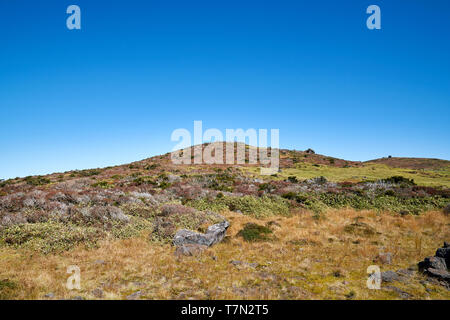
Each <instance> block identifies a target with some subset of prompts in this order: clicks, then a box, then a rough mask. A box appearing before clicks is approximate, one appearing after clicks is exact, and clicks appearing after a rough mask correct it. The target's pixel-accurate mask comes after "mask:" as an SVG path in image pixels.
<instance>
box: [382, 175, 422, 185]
mask: <svg viewBox="0 0 450 320" xmlns="http://www.w3.org/2000/svg"><path fill="white" fill-rule="evenodd" d="M381 181H382V182H385V183H391V184H400V185H405V186H415V185H416V183H415V182H414V180H413V179H408V178H405V177H402V176H392V177H390V178H386V179H382V180H381Z"/></svg>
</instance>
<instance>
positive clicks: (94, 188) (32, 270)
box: [0, 144, 450, 299]
mask: <svg viewBox="0 0 450 320" xmlns="http://www.w3.org/2000/svg"><path fill="white" fill-rule="evenodd" d="M208 146H209V145H208V144H205V145H202V146H199V147H198V148H199V149H200V148H201V150H203V151H204V150H207V147H208ZM231 147H233V149H235V148H237V147H238V145H237V144H236V145H231ZM241 147H243V148H244V149H243V150H244V151H245V154H246V155H247V159H248V155H249V153H250V152H251V150H252V147H250V146H245V145H243V146H241ZM194 150H195V148H194V147H193V148H192V149H191V151H192V153H191V154H192V157H193V158H192V160H194V159H195V155H194ZM235 150H236V149H235ZM184 152H186V151H184ZM272 152H273V150H271V149H269V150H267V153H268V156H269V157H270V156H271V153H272ZM280 158H281V159H280V170H279V172H276V173H274V174H273V175H269V176H267V175H261V174H260V170H259V165H258V164H252V163H250V161H243V163H242V164H236V163H235V164H199V165H196V164H193V163H189V164H183V165H176V164H174V163H172V161H171V154H170V153H167V154H164V155H161V156H156V157H151V158H148V159H144V160H141V161H137V162H133V163H130V164H126V165H120V166H114V167H108V168H102V169H90V170H81V171H78V170H76V171H69V172H64V173H54V174H50V175H46V176H32V177H25V178H17V179H10V180H7V181H3V182H2V183H0V299H42V298H53V297H54V298H57V299H59V298H73V297H75V296H82V297H85V298H88V299H100V298H110V299H126V298H127V299H145V298H148V299H189V298H192V299H352V298H361V299H393V298H403V299H409V298H411V299H428V298H434V299H449V298H450V296H449V292H450V291H448V286H447V284H445V283H444V284H443V283H442V282H440V281H438V280H433V279H429V278H427V277H426V276H425V275H423V274H422V273H420V272H419V271H418V270H417V268H414V267H413V266H415V265H417V262H419V261H421V260H423V258H424V257H425V256H427V255H432V254H434V252H435V250H436V248H438V247H440V246H442V243H443V242H444V241H445V240H447V241H448V240H449V239H450V228H448V226H449V225H450V217H449V213H450V206H449V198H450V189H449V185H450V181H449V171H448V168H445V167H433V168H425V169H420V170H419V169H410V168H398V167H391V166H389V165H388V164H385V163H361V162H354V161H346V160H343V159H337V158H331V157H328V156H324V155H319V154H316V153H314V152H313V151H312V150H306V151H292V150H280ZM187 159H189V158H187ZM441 163H443V164H445V163H446V162H441ZM223 220H227V221H228V222H229V224H230V227H229V229H228V230H226V236H225V238H224V239H223V241H222V242H220V243H218V244H216V245H214V246H212V247H208V248H206V249H205V248H203V249H201V250H199V251H198V252H194V253H193V252H189V250H188V249H186V248H184V250H185V251H183V250H181V253H180V250H179V248H178V247H177V248H175V247H174V246H173V245H172V243H173V239H174V237H175V235H176V234H177V233H178V231H180V230H182V229H185V231H186V232H188V233H189V232H199V233H201V234H203V233H204V232H206V231H207V230H209V227H211V225H214V224H216V223H218V222H221V221H223ZM186 250H187V251H186ZM324 253H326V254H324ZM387 256H389V259H388V258H386V257H387ZM387 259H388V260H387ZM374 263H375V264H378V265H380V266H381V267H382V268H383V271H386V270H393V269H394V270H407V271H405V272H406V273H407V274H406V275H405V276H402V278H401V279H403V280H402V281H398V282H394V284H390V285H386V286H385V287H383V289H382V290H378V291H377V290H368V289H367V288H366V287H365V284H366V280H367V279H366V278H367V272H366V271H367V267H368V266H370V265H373V264H374ZM69 265H77V266H79V267H80V269H81V270H82V272H83V274H82V279H83V284H82V289H81V291H79V292H78V291H77V292H73V291H70V290H67V289H66V288H65V287H64V286H62V285H61V283H64V282H65V279H66V277H67V273H66V268H67V266H69ZM408 270H409V271H408ZM399 272H400V271H399ZM399 279H400V278H399Z"/></svg>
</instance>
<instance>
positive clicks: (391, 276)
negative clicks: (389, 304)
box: [381, 271, 400, 282]
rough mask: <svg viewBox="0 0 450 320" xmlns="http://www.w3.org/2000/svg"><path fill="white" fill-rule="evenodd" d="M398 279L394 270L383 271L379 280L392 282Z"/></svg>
mask: <svg viewBox="0 0 450 320" xmlns="http://www.w3.org/2000/svg"><path fill="white" fill-rule="evenodd" d="M399 279H400V277H399V275H398V274H397V272H394V271H385V272H382V273H381V280H382V281H384V282H393V281H398V280H399Z"/></svg>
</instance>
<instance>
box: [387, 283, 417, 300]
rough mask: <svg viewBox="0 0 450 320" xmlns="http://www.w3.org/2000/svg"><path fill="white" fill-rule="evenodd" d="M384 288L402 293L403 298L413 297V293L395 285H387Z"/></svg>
mask: <svg viewBox="0 0 450 320" xmlns="http://www.w3.org/2000/svg"><path fill="white" fill-rule="evenodd" d="M384 289H386V290H392V291H395V292H396V293H398V294H399V295H400V298H402V299H409V298H410V297H411V294H409V293H408V292H406V291H403V290H401V289H399V288H397V287H394V286H386V287H384Z"/></svg>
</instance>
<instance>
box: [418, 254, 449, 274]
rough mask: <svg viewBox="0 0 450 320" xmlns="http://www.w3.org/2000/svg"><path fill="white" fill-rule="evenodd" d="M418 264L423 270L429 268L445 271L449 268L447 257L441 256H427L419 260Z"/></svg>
mask: <svg viewBox="0 0 450 320" xmlns="http://www.w3.org/2000/svg"><path fill="white" fill-rule="evenodd" d="M418 265H419V270H420V271H421V272H423V271H425V270H427V269H428V268H433V269H437V270H444V271H445V270H447V264H446V263H445V259H444V258H441V257H427V258H425V259H424V260H423V261H421V262H419V264H418Z"/></svg>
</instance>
